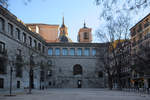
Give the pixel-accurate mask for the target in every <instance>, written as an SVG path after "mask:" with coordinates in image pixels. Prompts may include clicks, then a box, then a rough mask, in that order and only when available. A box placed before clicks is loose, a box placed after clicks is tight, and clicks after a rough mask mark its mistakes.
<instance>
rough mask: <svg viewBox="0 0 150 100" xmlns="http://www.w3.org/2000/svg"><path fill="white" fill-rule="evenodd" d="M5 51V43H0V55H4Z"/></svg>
mask: <svg viewBox="0 0 150 100" xmlns="http://www.w3.org/2000/svg"><path fill="white" fill-rule="evenodd" d="M4 51H5V43H3V42H1V41H0V53H4Z"/></svg>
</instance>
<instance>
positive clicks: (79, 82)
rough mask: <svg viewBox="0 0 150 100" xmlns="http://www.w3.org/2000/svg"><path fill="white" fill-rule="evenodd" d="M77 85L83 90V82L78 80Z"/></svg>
mask: <svg viewBox="0 0 150 100" xmlns="http://www.w3.org/2000/svg"><path fill="white" fill-rule="evenodd" d="M77 85H78V88H82V81H81V80H78V83H77Z"/></svg>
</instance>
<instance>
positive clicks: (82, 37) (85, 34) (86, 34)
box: [78, 22, 92, 43]
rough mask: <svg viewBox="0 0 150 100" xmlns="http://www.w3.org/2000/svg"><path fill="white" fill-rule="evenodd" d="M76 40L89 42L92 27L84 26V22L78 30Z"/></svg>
mask: <svg viewBox="0 0 150 100" xmlns="http://www.w3.org/2000/svg"><path fill="white" fill-rule="evenodd" d="M78 42H80V43H91V42H92V29H91V28H88V27H86V23H85V22H84V27H83V28H81V29H80V30H79V32H78Z"/></svg>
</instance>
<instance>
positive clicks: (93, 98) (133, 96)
mask: <svg viewBox="0 0 150 100" xmlns="http://www.w3.org/2000/svg"><path fill="white" fill-rule="evenodd" d="M0 93H1V94H0V100H150V95H147V94H141V93H134V92H125V91H114V90H112V91H110V90H107V89H48V90H33V91H32V94H26V93H25V92H23V91H22V92H21V91H20V92H19V91H18V92H16V93H15V94H16V96H12V97H9V96H4V94H7V92H5V93H2V91H1V92H0Z"/></svg>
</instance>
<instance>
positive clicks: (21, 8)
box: [8, 0, 100, 42]
mask: <svg viewBox="0 0 150 100" xmlns="http://www.w3.org/2000/svg"><path fill="white" fill-rule="evenodd" d="M8 9H9V10H10V11H11V12H12V13H13V14H14V15H15V16H17V17H18V18H19V19H21V20H22V21H23V22H24V23H45V24H58V25H61V24H62V17H63V15H64V18H65V25H66V26H67V27H68V33H69V37H70V38H71V39H72V40H73V41H74V42H76V41H77V35H78V31H79V29H80V28H82V27H83V23H84V20H85V22H86V24H87V27H90V28H92V33H93V40H94V41H96V38H95V32H96V30H97V29H98V27H99V21H100V20H99V7H98V6H96V4H95V2H94V0H31V2H30V3H28V4H27V5H25V4H24V2H23V0H10V1H9V8H8Z"/></svg>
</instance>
